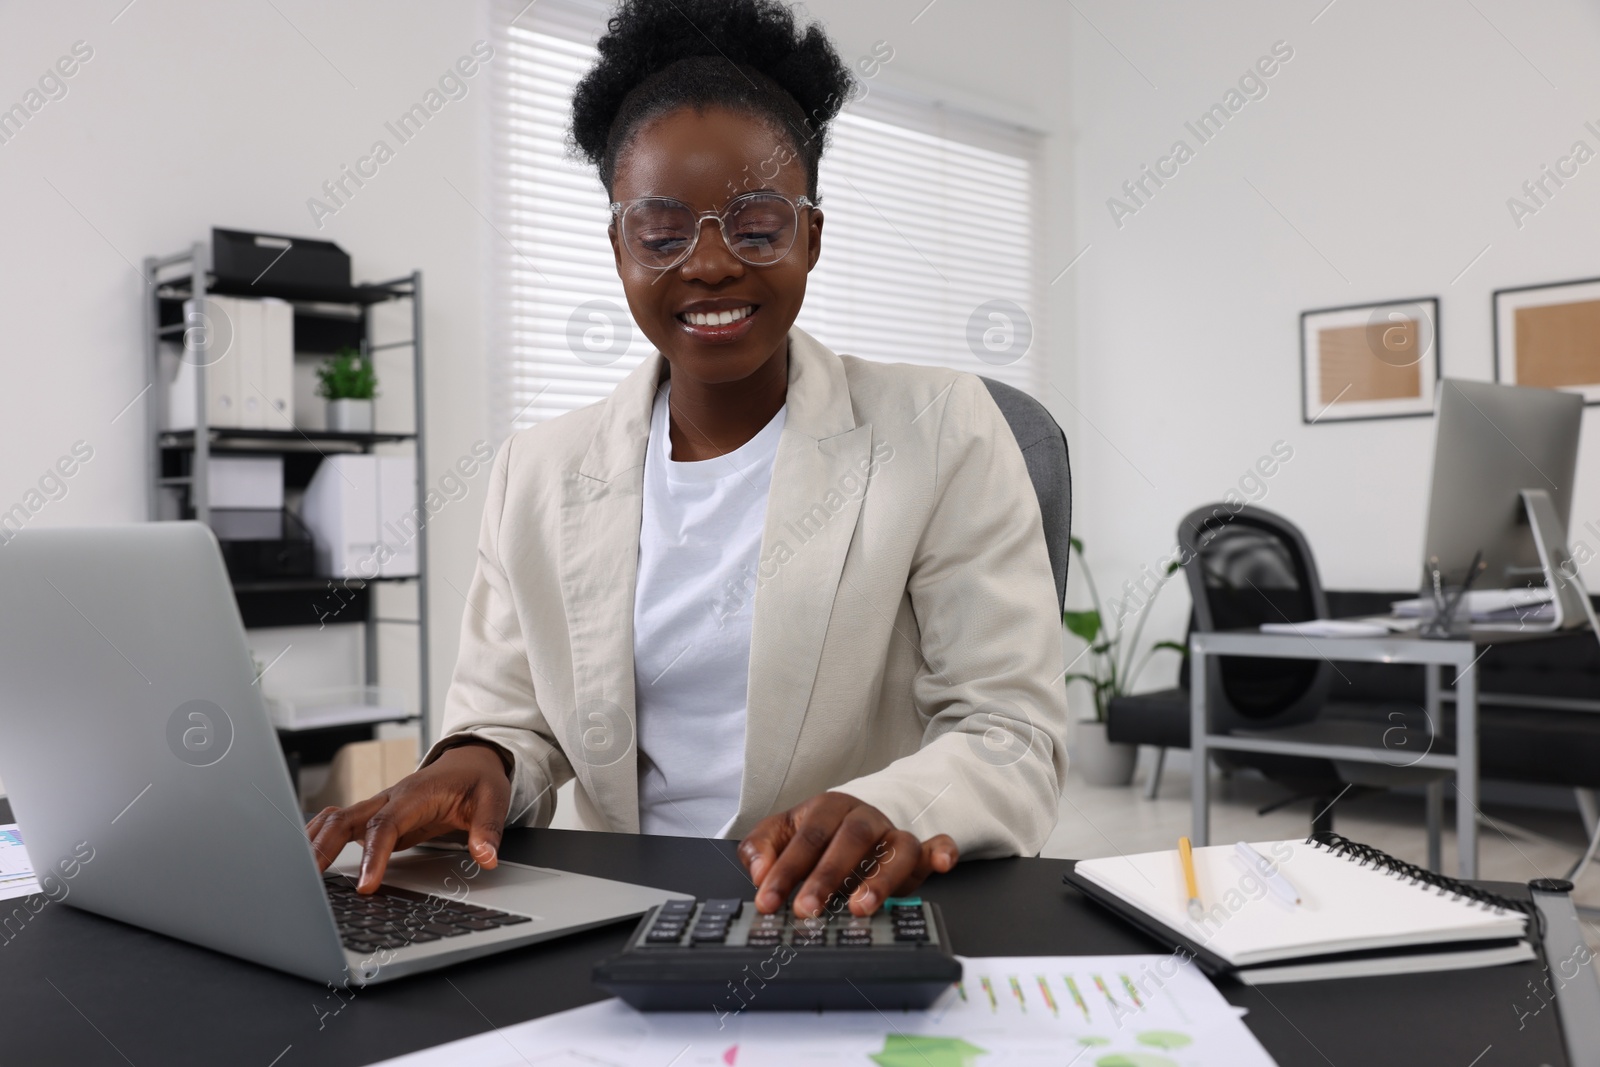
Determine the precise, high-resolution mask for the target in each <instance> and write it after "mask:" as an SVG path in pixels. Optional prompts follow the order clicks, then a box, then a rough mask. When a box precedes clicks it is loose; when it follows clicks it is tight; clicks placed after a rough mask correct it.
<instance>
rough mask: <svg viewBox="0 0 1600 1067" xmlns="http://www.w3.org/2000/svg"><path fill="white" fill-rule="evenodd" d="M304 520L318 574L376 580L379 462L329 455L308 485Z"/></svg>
mask: <svg viewBox="0 0 1600 1067" xmlns="http://www.w3.org/2000/svg"><path fill="white" fill-rule="evenodd" d="M300 517H301V519H302V520H304V522H305V524H306V528H307V529H309V530H310V531H311V538H312V543H313V546H314V551H315V553H316V559H317V570H318V572H319V573H321V574H325V575H327V576H329V577H331V578H377V577H380V575H381V573H382V565H381V564H380V563H379V561H378V457H377V456H372V455H365V454H353V455H352V454H342V455H334V456H328V457H326V458H325V459H323V461H322V462H321V463H319V464H318V465H317V471H316V473H315V474H313V475H312V476H311V484H310V485H308V486H306V495H305V499H304V500H303V501H302V502H301V505H300Z"/></svg>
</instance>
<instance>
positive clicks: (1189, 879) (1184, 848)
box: [1178, 837, 1206, 922]
mask: <svg viewBox="0 0 1600 1067" xmlns="http://www.w3.org/2000/svg"><path fill="white" fill-rule="evenodd" d="M1178 859H1179V860H1181V861H1182V863H1183V884H1184V885H1185V886H1186V887H1187V888H1188V891H1189V918H1191V919H1193V920H1194V921H1195V922H1199V921H1200V920H1201V919H1202V918H1203V917H1204V916H1205V913H1206V907H1205V905H1204V904H1202V903H1200V880H1199V879H1198V878H1196V877H1195V876H1194V848H1193V847H1192V846H1191V845H1190V844H1189V839H1188V838H1187V837H1180V838H1178Z"/></svg>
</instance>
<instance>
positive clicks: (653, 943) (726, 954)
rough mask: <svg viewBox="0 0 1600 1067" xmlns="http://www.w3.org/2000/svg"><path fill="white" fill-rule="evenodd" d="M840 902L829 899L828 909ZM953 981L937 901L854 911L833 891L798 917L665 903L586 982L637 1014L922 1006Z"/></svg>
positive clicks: (714, 903)
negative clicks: (816, 912) (812, 911)
mask: <svg viewBox="0 0 1600 1067" xmlns="http://www.w3.org/2000/svg"><path fill="white" fill-rule="evenodd" d="M835 905H837V906H835ZM960 980H961V961H960V960H957V959H956V958H955V954H954V953H953V952H952V951H951V949H950V938H949V935H947V934H946V933H945V929H944V918H943V917H942V916H941V915H940V914H939V908H938V906H937V905H935V904H933V903H932V902H930V901H926V900H923V899H922V898H921V897H890V898H889V899H888V900H887V901H885V902H884V906H883V908H882V909H880V910H879V911H878V913H877V914H875V915H870V916H855V915H851V914H850V912H849V910H848V909H847V908H846V907H844V906H843V903H842V901H839V900H838V899H837V898H836V899H835V900H834V901H830V902H829V906H828V907H827V908H825V909H824V910H823V914H822V915H820V916H817V917H815V918H800V917H799V916H796V915H795V914H794V913H793V912H792V911H789V910H784V911H778V912H775V913H774V914H772V915H762V914H760V913H758V912H757V911H756V906H755V902H754V901H749V900H733V899H728V900H672V901H668V902H667V903H665V904H661V905H658V906H657V907H655V908H654V909H652V910H651V911H649V912H647V913H646V914H645V916H644V918H643V919H642V920H640V922H639V926H638V928H637V929H635V930H634V931H633V933H632V935H630V936H629V938H628V943H627V945H626V946H625V947H624V948H623V950H622V951H621V952H620V953H618V954H617V955H615V956H612V957H611V958H610V959H606V960H602V961H600V962H599V963H597V964H595V968H594V983H595V985H597V986H599V987H600V988H601V989H604V990H605V991H606V992H608V993H613V994H615V995H616V996H619V997H621V998H622V999H623V1000H625V1001H626V1002H627V1003H629V1004H631V1005H632V1006H633V1007H635V1008H638V1009H639V1010H641V1011H706V1010H708V1009H709V1010H711V1011H714V1012H716V1013H717V1014H718V1016H719V1017H721V1016H722V1015H728V1014H737V1013H739V1012H741V1011H782V1010H787V1011H796V1010H800V1011H808V1010H815V1009H820V1008H832V1009H841V1008H843V1009H861V1010H866V1011H870V1010H873V1009H877V1010H880V1011H888V1010H890V1009H908V1008H909V1009H920V1008H926V1007H927V1006H928V1005H930V1004H932V1003H933V1002H934V1001H935V1000H936V999H938V997H939V995H940V994H941V993H943V992H944V991H945V990H947V989H949V988H950V986H951V984H952V983H954V982H958V981H960Z"/></svg>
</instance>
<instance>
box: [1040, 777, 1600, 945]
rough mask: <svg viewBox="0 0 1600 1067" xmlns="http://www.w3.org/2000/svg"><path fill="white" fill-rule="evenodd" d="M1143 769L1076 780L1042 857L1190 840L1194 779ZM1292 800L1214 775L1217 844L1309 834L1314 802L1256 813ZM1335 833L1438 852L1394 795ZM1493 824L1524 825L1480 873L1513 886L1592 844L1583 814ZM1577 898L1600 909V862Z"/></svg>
mask: <svg viewBox="0 0 1600 1067" xmlns="http://www.w3.org/2000/svg"><path fill="white" fill-rule="evenodd" d="M1144 755H1145V757H1146V758H1144V759H1142V760H1141V762H1140V768H1139V771H1138V774H1137V776H1136V777H1135V779H1134V784H1133V785H1132V786H1129V787H1126V788H1102V787H1097V786H1092V785H1089V784H1088V783H1087V782H1085V781H1084V780H1083V778H1082V776H1080V775H1068V781H1067V788H1066V792H1065V795H1063V797H1062V799H1061V820H1060V822H1059V823H1057V824H1056V829H1055V832H1054V833H1052V834H1051V835H1050V839H1049V841H1047V842H1046V843H1045V846H1044V849H1043V850H1042V854H1043V855H1045V856H1051V857H1060V858H1070V859H1090V858H1093V857H1099V856H1114V855H1118V854H1124V855H1125V854H1130V853H1138V852H1154V851H1157V850H1160V849H1168V848H1172V847H1173V846H1174V844H1175V843H1176V841H1177V839H1178V837H1179V836H1180V835H1183V834H1187V833H1189V831H1190V829H1191V823H1190V818H1189V774H1188V771H1187V770H1186V769H1184V768H1169V769H1168V770H1167V772H1166V773H1165V774H1164V775H1163V776H1162V779H1161V789H1160V795H1159V796H1158V797H1157V798H1156V799H1155V800H1146V799H1145V798H1144V795H1143V787H1144V783H1145V775H1146V773H1147V768H1148V766H1149V762H1150V761H1149V759H1148V753H1145V754H1144ZM1282 796H1283V792H1282V790H1281V789H1280V788H1279V787H1278V786H1276V785H1274V784H1273V783H1271V782H1268V781H1266V780H1265V779H1262V778H1258V777H1255V776H1252V775H1245V774H1238V775H1235V776H1233V777H1232V778H1231V779H1229V780H1226V781H1224V780H1221V779H1220V778H1215V777H1214V778H1213V785H1212V807H1211V839H1212V841H1213V842H1221V843H1227V842H1231V841H1238V840H1241V839H1242V840H1249V841H1266V840H1281V839H1287V838H1294V837H1304V836H1305V835H1306V833H1307V831H1308V830H1309V829H1310V825H1311V809H1310V805H1309V802H1301V803H1297V804H1294V805H1291V806H1289V807H1286V808H1282V809H1280V810H1278V811H1275V812H1273V813H1271V814H1269V815H1257V814H1256V809H1257V808H1260V807H1262V806H1264V805H1266V804H1268V803H1271V802H1273V801H1275V800H1277V799H1279V798H1281V797H1282ZM1333 814H1334V829H1335V830H1337V831H1338V832H1339V833H1341V834H1343V835H1345V836H1346V837H1349V838H1351V839H1353V840H1356V841H1360V842H1361V843H1363V844H1367V845H1372V846H1373V847H1375V848H1380V849H1383V850H1384V851H1385V852H1388V853H1390V854H1391V855H1394V856H1398V857H1400V858H1402V859H1404V860H1407V861H1409V862H1411V863H1417V864H1421V863H1425V862H1426V860H1427V854H1428V839H1427V832H1426V830H1425V829H1424V826H1425V824H1424V821H1423V803H1422V798H1421V797H1420V796H1415V797H1412V796H1403V795H1399V794H1393V793H1379V794H1369V795H1364V796H1351V795H1346V796H1345V797H1344V798H1342V799H1341V800H1339V801H1338V803H1337V805H1336V806H1335V808H1334V813H1333ZM1484 814H1485V816H1486V817H1488V818H1489V819H1490V820H1491V821H1495V820H1499V821H1501V822H1502V823H1505V822H1509V823H1515V824H1516V828H1512V827H1509V826H1504V825H1502V827H1501V828H1500V829H1495V828H1493V827H1490V826H1486V825H1485V826H1480V828H1479V836H1478V842H1479V844H1478V869H1479V872H1480V876H1481V877H1483V878H1486V879H1494V880H1498V881H1507V882H1527V881H1529V880H1531V879H1534V878H1541V877H1550V878H1559V877H1561V876H1562V875H1564V874H1565V873H1566V871H1567V869H1568V868H1569V867H1571V866H1572V864H1573V863H1574V862H1576V861H1577V859H1578V857H1579V855H1581V854H1582V852H1583V848H1584V845H1585V844H1586V843H1587V842H1586V841H1585V839H1584V835H1583V827H1582V824H1581V822H1580V820H1579V818H1578V816H1577V814H1576V813H1573V814H1563V813H1560V812H1553V811H1543V810H1537V809H1532V808H1523V807H1513V806H1490V807H1488V808H1487V809H1486V810H1485V811H1484ZM1445 824H1446V829H1445V834H1444V865H1445V873H1447V874H1453V873H1454V872H1455V869H1456V848H1455V833H1454V827H1455V809H1454V807H1453V806H1451V805H1449V804H1447V805H1446V807H1445ZM1576 897H1577V901H1578V903H1579V904H1581V905H1587V906H1590V907H1600V862H1596V863H1591V864H1590V865H1589V870H1588V872H1587V873H1586V874H1584V875H1583V877H1581V878H1580V879H1579V880H1578V891H1577V894H1576ZM1584 929H1585V932H1586V934H1587V938H1588V941H1589V944H1590V946H1591V947H1593V948H1595V949H1597V950H1600V922H1595V921H1587V922H1585V924H1584Z"/></svg>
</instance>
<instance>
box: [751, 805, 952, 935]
mask: <svg viewBox="0 0 1600 1067" xmlns="http://www.w3.org/2000/svg"><path fill="white" fill-rule="evenodd" d="M959 858H960V852H959V850H958V849H957V848H956V843H955V841H954V840H952V839H951V837H950V835H949V834H939V835H938V836H937V837H932V838H929V839H928V840H927V841H919V840H918V839H917V837H916V836H915V835H914V834H911V833H908V832H907V831H905V830H900V829H896V828H895V825H894V823H892V822H890V821H889V817H888V816H887V815H885V814H884V813H883V812H881V811H879V810H878V809H877V808H875V807H873V806H872V805H871V804H864V803H862V802H861V801H859V800H857V799H856V798H855V797H852V796H849V795H847V794H845V793H820V794H818V795H817V796H814V797H812V798H811V799H810V800H807V801H805V802H804V803H801V804H797V805H795V806H794V807H792V808H790V809H789V810H788V811H784V812H779V813H778V814H776V815H769V816H767V817H766V818H765V819H762V820H761V821H760V822H759V823H757V824H756V828H755V829H754V830H751V831H750V834H749V836H748V837H746V838H745V839H744V840H743V841H741V842H739V859H740V860H741V861H742V862H743V863H744V865H745V869H746V870H748V871H749V872H750V880H751V881H752V882H754V883H755V884H756V887H757V888H756V910H757V911H759V912H762V913H763V914H769V915H770V914H771V913H772V912H775V911H777V910H778V909H779V908H781V907H783V905H784V902H785V901H786V900H788V899H789V893H790V891H791V890H793V889H794V887H795V886H796V885H797V884H799V885H800V892H799V893H798V894H796V895H795V899H794V910H795V914H797V915H800V916H815V915H820V914H822V909H823V907H824V906H825V905H826V904H827V902H828V898H829V897H830V896H832V895H833V894H834V893H836V892H840V893H844V894H846V895H847V896H848V897H849V901H850V913H851V914H852V915H871V914H872V913H873V912H875V911H877V910H878V906H879V905H880V904H882V903H883V902H884V900H885V899H887V898H888V897H893V896H901V895H903V894H905V893H909V892H910V891H912V890H913V889H916V888H917V886H919V885H921V884H922V882H923V880H924V879H925V878H927V877H928V875H930V874H932V873H934V872H935V871H938V872H940V873H943V872H945V871H948V870H949V869H950V868H952V867H954V866H955V865H956V860H957V859H959ZM801 879H805V881H804V883H803V884H802V883H801Z"/></svg>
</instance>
